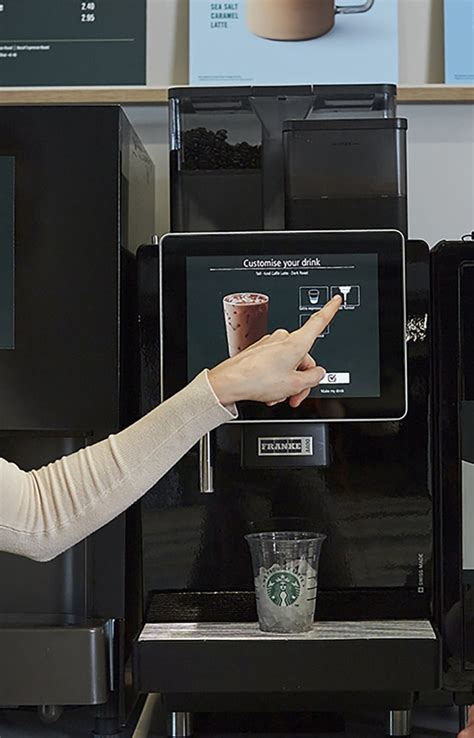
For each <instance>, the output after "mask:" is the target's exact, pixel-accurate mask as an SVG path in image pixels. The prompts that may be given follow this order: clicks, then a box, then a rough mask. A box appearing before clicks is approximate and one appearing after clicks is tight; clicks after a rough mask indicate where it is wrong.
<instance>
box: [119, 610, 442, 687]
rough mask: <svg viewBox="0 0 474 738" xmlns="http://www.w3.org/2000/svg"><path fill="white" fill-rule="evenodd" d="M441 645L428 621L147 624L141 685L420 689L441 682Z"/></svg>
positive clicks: (140, 655) (139, 655)
mask: <svg viewBox="0 0 474 738" xmlns="http://www.w3.org/2000/svg"><path fill="white" fill-rule="evenodd" d="M439 646H440V644H439V640H438V638H437V636H436V633H435V631H434V630H433V627H432V626H431V624H430V622H429V621H428V620H374V621H355V622H350V621H341V622H324V623H315V624H314V627H313V629H312V630H311V631H310V632H309V633H304V634H298V635H288V634H282V635H280V634H271V633H262V632H261V631H260V630H259V628H258V625H257V623H205V622H195V623H147V624H146V625H145V626H144V628H143V630H142V632H141V634H140V636H139V638H138V640H137V641H136V642H135V646H134V673H135V684H136V686H137V687H138V689H139V690H140V691H141V692H161V693H163V694H174V693H188V694H199V693H200V694H203V693H206V692H212V693H216V694H219V693H221V694H222V693H232V692H240V693H245V692H247V693H249V692H286V693H295V692H316V691H318V692H320V691H324V692H332V691H335V692H342V691H358V692H377V691H403V692H412V691H413V692H415V691H416V692H417V691H423V690H433V689H437V688H438V687H439V686H440V647H439Z"/></svg>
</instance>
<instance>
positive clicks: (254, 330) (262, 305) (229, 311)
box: [222, 292, 269, 356]
mask: <svg viewBox="0 0 474 738" xmlns="http://www.w3.org/2000/svg"><path fill="white" fill-rule="evenodd" d="M222 302H223V308H224V320H225V327H226V331H227V344H228V347H229V356H235V355H236V354H238V353H239V351H243V350H244V349H245V348H247V346H251V345H252V343H255V342H256V341H259V340H260V339H261V338H262V337H263V336H264V335H265V334H266V333H267V332H268V303H269V297H268V295H262V294H260V293H258V292H235V293H234V294H232V295H226V297H224V299H223V301H222Z"/></svg>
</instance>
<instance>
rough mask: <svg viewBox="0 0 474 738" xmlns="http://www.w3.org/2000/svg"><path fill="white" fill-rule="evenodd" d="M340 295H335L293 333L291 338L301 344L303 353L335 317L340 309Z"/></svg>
mask: <svg viewBox="0 0 474 738" xmlns="http://www.w3.org/2000/svg"><path fill="white" fill-rule="evenodd" d="M341 304H342V297H341V295H335V296H334V297H333V298H332V300H329V302H327V303H326V304H325V306H324V307H323V308H321V310H318V311H317V312H316V313H315V314H314V315H312V316H311V318H310V319H309V320H307V321H306V323H305V324H304V325H302V326H301V328H298V329H297V330H296V331H293V334H292V335H293V336H294V337H295V338H296V339H297V340H298V341H299V342H300V343H301V347H302V348H303V349H304V350H305V351H309V349H310V348H311V346H312V345H313V343H314V342H315V341H316V339H317V338H318V336H320V335H321V333H322V332H323V331H324V329H325V328H326V326H327V325H329V323H330V322H331V320H332V319H333V318H334V316H335V315H336V313H337V311H338V310H339V308H340V307H341Z"/></svg>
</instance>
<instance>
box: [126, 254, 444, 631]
mask: <svg viewBox="0 0 474 738" xmlns="http://www.w3.org/2000/svg"><path fill="white" fill-rule="evenodd" d="M150 248H151V247H150ZM146 257H147V259H148V262H149V263H150V259H151V258H152V254H151V253H150V250H149V249H148V250H147V252H146ZM154 258H155V261H156V260H158V249H157V248H156V250H155V255H154ZM406 277H407V349H408V414H407V416H406V417H405V418H404V419H403V420H401V421H387V422H376V423H373V422H371V423H332V424H330V425H329V426H328V428H329V433H328V438H329V448H330V457H331V461H330V463H329V465H327V466H325V467H320V468H306V469H305V468H294V467H293V468H286V469H285V468H279V469H259V470H258V472H257V473H256V472H255V469H252V468H243V467H242V466H241V459H240V448H241V428H240V427H239V426H237V425H232V424H227V425H226V426H224V427H222V428H220V429H218V431H217V432H216V433H215V436H214V446H215V448H214V451H215V466H214V468H215V479H214V489H215V492H214V494H210V495H202V494H200V493H199V481H198V454H197V450H196V449H194V450H193V451H191V452H190V453H189V454H187V455H186V457H185V458H184V459H183V460H182V461H180V462H179V463H178V464H177V465H176V467H174V468H173V469H172V470H171V471H170V472H169V473H168V474H167V476H166V477H165V478H164V479H163V480H161V482H159V483H158V485H157V486H156V487H155V488H153V490H152V491H151V492H150V493H149V494H148V495H147V497H146V499H145V500H144V504H143V547H144V576H145V589H146V591H147V592H148V593H150V592H151V591H159V592H162V593H164V594H166V593H168V597H169V598H170V599H171V600H172V599H173V597H176V595H174V594H173V591H175V592H176V591H181V592H184V593H186V592H188V593H192V592H194V593H196V592H216V591H221V592H235V591H241V592H243V593H245V592H251V591H252V574H251V567H250V558H249V553H248V550H247V545H246V542H245V541H244V538H243V536H244V534H245V533H247V532H248V531H249V530H250V529H255V526H259V527H264V526H265V524H268V522H269V521H270V520H271V519H274V518H289V517H291V518H294V517H298V518H302V517H303V518H305V519H306V520H307V521H309V523H310V524H311V525H313V526H317V529H318V530H323V531H324V532H325V533H326V534H327V536H328V540H327V542H326V543H325V550H324V552H323V556H322V559H321V576H320V594H319V600H318V612H317V617H326V618H328V619H341V618H342V619H350V618H351V617H355V618H373V617H382V618H383V617H397V618H398V617H429V616H430V599H431V593H432V576H431V566H432V498H431V486H430V446H429V442H428V431H429V422H430V420H429V372H430V360H429V335H428V313H429V253H428V247H427V246H426V244H424V243H422V242H415V241H409V242H407V269H406ZM148 286H149V285H148ZM140 292H141V287H140ZM158 298H159V296H158V284H157V285H156V301H155V309H156V313H155V321H158ZM151 305H152V301H150V299H149V294H148V295H147V300H146V306H147V321H148V322H150V320H151V317H150V307H151ZM323 340H324V339H323ZM147 341H148V338H147V334H144V335H143V342H144V344H145V345H144V346H143V345H142V354H143V355H144V356H146V357H147V365H146V367H145V369H146V376H148V377H149V376H150V375H151V372H150V359H151V354H150V351H149V347H147V346H146V344H147ZM155 361H156V364H155V372H156V371H157V369H158V366H159V356H158V353H156V356H155ZM142 382H143V377H142ZM142 388H143V389H144V394H143V395H142V399H143V404H142V408H141V409H142V412H144V411H146V410H147V409H149V408H150V407H151V402H150V400H151V398H152V394H153V388H152V387H151V386H148V387H143V385H142ZM218 602H219V599H217V600H216V604H215V605H214V606H213V607H214V608H217V610H218ZM217 610H216V611H215V617H217V618H218V617H219V614H218V611H217ZM176 612H179V608H178V609H177V611H176ZM175 616H176V614H175Z"/></svg>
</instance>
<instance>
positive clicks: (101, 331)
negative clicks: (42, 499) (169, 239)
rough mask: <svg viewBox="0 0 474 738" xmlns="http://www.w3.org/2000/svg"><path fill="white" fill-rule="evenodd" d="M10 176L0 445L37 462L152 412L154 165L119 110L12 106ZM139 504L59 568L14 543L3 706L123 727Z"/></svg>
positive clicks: (3, 257)
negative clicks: (147, 403) (143, 370)
mask: <svg viewBox="0 0 474 738" xmlns="http://www.w3.org/2000/svg"><path fill="white" fill-rule="evenodd" d="M0 187H1V197H0V275H1V276H0V284H1V289H0V295H1V297H0V306H1V310H0V314H1V318H0V408H1V409H0V456H2V457H4V458H6V459H8V460H9V461H11V462H14V463H16V464H18V466H20V467H21V468H22V469H25V470H28V469H35V468H38V467H41V466H43V465H45V464H48V463H49V462H52V461H54V460H56V459H58V458H60V457H61V456H63V455H65V454H69V453H73V452H74V451H76V450H78V449H80V448H82V447H84V446H87V445H89V444H91V443H94V442H96V441H99V440H101V439H103V438H105V437H106V436H107V435H108V434H110V433H114V432H116V431H118V430H120V428H122V427H124V426H125V425H127V424H129V423H130V422H131V421H132V420H133V419H134V418H136V416H137V412H138V393H137V391H136V388H137V371H136V342H134V335H135V334H136V329H135V324H136V274H135V251H136V249H137V246H138V245H139V244H140V243H142V242H143V241H145V240H147V239H148V238H149V234H150V229H153V228H154V213H153V202H154V197H153V191H154V190H153V188H154V174H153V165H152V163H151V161H150V159H149V158H148V155H147V154H146V152H145V150H144V148H143V146H142V144H141V142H140V140H139V139H138V137H137V135H136V134H135V132H134V130H133V128H132V127H131V125H130V123H129V121H128V119H127V117H126V116H125V115H124V113H123V111H122V110H121V109H120V108H119V107H117V106H109V107H101V106H90V107H82V106H73V107H56V106H46V107H39V106H38V107H36V106H27V107H15V106H4V107H2V108H1V109H0ZM137 512H138V511H137V510H131V511H129V512H128V513H127V514H124V515H121V516H120V517H119V518H117V519H116V520H114V521H113V522H111V523H110V524H109V525H107V526H106V527H104V528H103V529H102V530H100V531H98V532H97V533H96V534H94V535H92V536H90V537H89V538H88V539H87V540H85V541H82V542H81V543H79V544H78V545H77V546H75V547H74V548H72V549H70V550H69V551H67V552H66V553H64V554H63V555H62V556H59V557H58V558H56V559H54V560H53V561H51V562H48V563H37V562H33V561H29V560H27V559H24V558H21V557H19V556H13V555H10V554H5V553H2V554H0V590H1V592H2V594H1V596H0V650H1V653H2V672H1V675H0V705H2V706H10V707H16V706H38V708H39V711H40V714H41V717H42V718H43V719H45V720H46V721H50V720H54V719H55V718H57V717H58V716H59V715H60V712H61V710H62V708H63V706H65V705H84V706H86V705H87V706H89V707H90V723H91V729H92V728H94V729H95V735H97V736H102V735H113V734H115V733H116V732H117V731H118V729H119V726H120V725H121V724H122V723H123V722H124V720H125V718H126V715H127V714H128V710H129V706H130V704H133V701H134V700H133V696H132V698H131V699H130V694H129V693H127V690H126V688H125V684H126V676H125V663H126V660H127V654H128V653H129V651H130V648H131V642H132V637H133V636H134V635H135V630H136V628H137V627H138V626H139V624H140V623H141V583H140V560H139V555H138V554H139V550H140V543H139V541H140V521H139V517H138V515H137ZM128 681H129V682H130V680H128Z"/></svg>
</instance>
